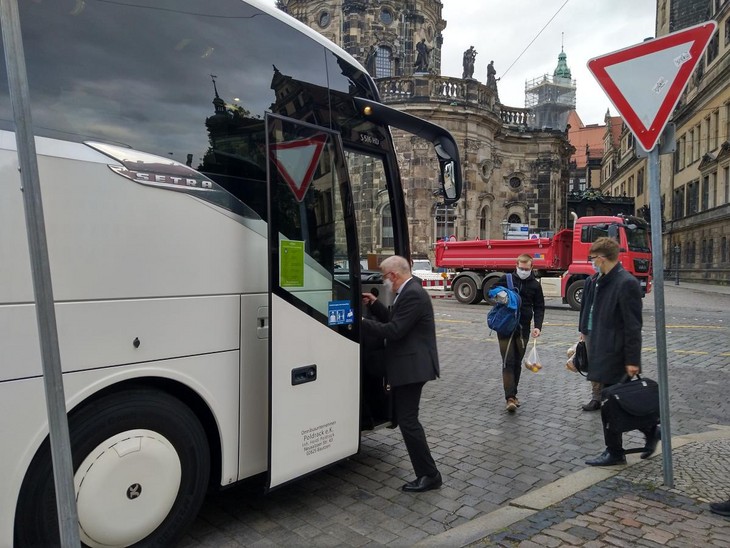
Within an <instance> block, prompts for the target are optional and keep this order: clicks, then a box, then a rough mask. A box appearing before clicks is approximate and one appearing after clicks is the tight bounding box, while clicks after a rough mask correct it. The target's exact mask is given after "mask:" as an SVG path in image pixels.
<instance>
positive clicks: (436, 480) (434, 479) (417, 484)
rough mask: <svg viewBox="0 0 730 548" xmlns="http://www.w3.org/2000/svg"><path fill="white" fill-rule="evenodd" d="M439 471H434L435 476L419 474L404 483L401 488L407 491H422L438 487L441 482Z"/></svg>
mask: <svg viewBox="0 0 730 548" xmlns="http://www.w3.org/2000/svg"><path fill="white" fill-rule="evenodd" d="M442 483H443V482H442V480H441V473H440V472H436V475H435V476H421V477H419V478H416V479H415V480H413V481H409V482H408V483H406V484H405V485H404V486H403V487H401V489H402V490H403V491H406V492H407V493H422V492H423V491H430V490H431V489H438V488H439V487H441V484H442Z"/></svg>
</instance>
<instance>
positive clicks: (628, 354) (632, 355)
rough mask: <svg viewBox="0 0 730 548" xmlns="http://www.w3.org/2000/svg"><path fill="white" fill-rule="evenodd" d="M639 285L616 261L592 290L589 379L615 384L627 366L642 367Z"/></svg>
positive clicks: (624, 372)
mask: <svg viewBox="0 0 730 548" xmlns="http://www.w3.org/2000/svg"><path fill="white" fill-rule="evenodd" d="M641 308H642V303H641V286H640V285H639V282H638V280H637V279H636V278H634V277H633V276H632V275H631V274H629V273H628V272H626V270H624V267H623V266H621V264H620V263H618V264H617V265H616V266H615V267H613V268H612V269H611V271H610V272H609V273H608V274H605V275H603V276H601V277H600V278H598V279H597V280H596V281H595V283H594V290H593V329H592V330H591V347H590V353H589V356H588V380H589V381H596V382H600V383H603V384H615V383H617V382H619V381H620V380H621V378H622V377H623V376H624V375H625V374H626V366H627V365H635V366H637V367H641V326H642V318H641Z"/></svg>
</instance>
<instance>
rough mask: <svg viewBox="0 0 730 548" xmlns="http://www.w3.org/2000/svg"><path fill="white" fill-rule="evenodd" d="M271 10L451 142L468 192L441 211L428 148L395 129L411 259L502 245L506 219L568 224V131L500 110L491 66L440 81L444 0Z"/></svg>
mask: <svg viewBox="0 0 730 548" xmlns="http://www.w3.org/2000/svg"><path fill="white" fill-rule="evenodd" d="M277 5H278V6H279V8H280V9H282V10H283V11H286V12H287V13H289V14H291V15H293V16H295V17H296V18H298V19H299V20H301V21H303V22H304V23H305V24H307V25H308V26H310V27H311V28H313V29H315V30H317V31H319V32H321V33H322V34H323V35H324V36H326V37H328V38H330V39H331V40H333V41H334V42H336V43H337V44H339V45H340V46H341V47H343V49H345V50H346V51H347V52H348V53H350V54H351V55H353V56H354V57H355V58H357V59H359V60H360V61H361V63H362V64H363V66H364V67H365V68H366V69H367V70H368V71H369V72H370V74H371V75H372V76H373V77H374V78H375V81H376V85H377V86H378V89H379V91H380V96H381V100H382V101H383V102H385V103H387V104H389V105H391V106H393V107H395V108H398V109H400V110H403V111H406V112H408V113H409V114H413V115H415V116H419V117H422V118H426V119H428V120H431V121H432V122H434V123H437V124H439V125H441V126H443V127H445V128H447V129H448V130H449V131H451V133H452V134H453V135H454V137H455V138H456V141H457V143H458V145H459V149H460V154H461V157H462V158H461V160H462V167H463V171H464V173H463V181H464V191H463V194H462V199H461V200H460V201H459V202H458V203H457V204H456V205H455V206H452V207H445V206H444V205H443V201H442V199H441V197H440V195H439V192H438V181H437V174H438V166H437V164H436V160H435V155H434V153H433V150H432V147H431V144H430V143H427V142H425V141H422V140H420V139H417V138H413V136H411V135H406V134H403V133H401V132H399V131H397V130H393V137H394V139H395V142H396V149H397V151H398V155H399V164H400V170H401V176H402V179H403V183H404V188H405V195H406V204H407V208H408V215H409V230H410V237H411V247H412V251H413V252H414V253H417V254H431V251H432V247H433V244H434V242H436V241H437V240H438V239H440V238H442V237H444V236H451V235H455V236H456V237H457V238H458V239H473V238H481V239H489V238H500V239H501V238H502V229H501V223H502V222H503V221H508V222H511V223H524V224H528V225H529V227H530V229H531V231H533V232H551V231H556V230H558V229H560V228H563V227H565V226H566V224H565V223H566V219H567V217H568V215H567V207H566V195H567V185H568V170H569V158H570V154H571V152H572V148H571V146H570V144H569V142H568V139H567V134H566V131H565V127H566V126H565V124H563V126H562V128H560V127H558V124H555V125H554V127H553V126H550V127H548V126H546V127H542V126H539V125H538V124H536V118H535V112H534V111H533V110H532V109H529V108H520V107H509V106H506V105H503V104H501V102H500V100H499V95H498V89H497V82H496V79H495V78H494V72H493V67H492V68H490V67H491V65H490V67H488V66H487V63H488V60H485V61H482V62H480V61H479V60H477V61H476V63H475V67H476V68H475V69H472V71H469V70H467V66H465V67H464V69H465V70H464V73H463V74H462V77H460V78H459V77H451V76H444V75H441V59H442V45H443V38H442V34H441V32H442V31H443V29H444V28H446V24H447V22H446V21H444V20H443V18H442V17H441V9H442V3H441V1H440V0H387V1H385V0H384V1H383V2H366V1H362V0H279V2H278V3H277ZM465 57H466V56H465ZM566 68H567V65H566ZM470 72H471V73H470ZM474 73H475V74H476V77H474ZM480 74H481V75H482V81H480V80H479V75H480ZM561 74H562V73H561ZM561 108H562V107H561ZM379 199H380V200H383V199H387V197H385V196H381V197H379ZM377 205H378V206H382V204H377ZM373 209H374V210H377V208H373ZM364 221H365V222H367V220H364ZM371 222H372V223H375V224H377V223H381V224H382V223H386V222H387V219H377V218H375V217H374V218H373V219H372V220H371ZM387 228H388V227H386V226H374V227H373V233H374V234H375V235H376V237H374V239H373V241H374V244H373V249H372V250H371V251H372V252H374V253H382V252H385V253H387V252H388V251H391V250H392V247H390V249H389V246H392V243H391V242H390V241H389V239H388V237H387V234H388V230H387ZM378 235H379V236H378Z"/></svg>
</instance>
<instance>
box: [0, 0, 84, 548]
mask: <svg viewBox="0 0 730 548" xmlns="http://www.w3.org/2000/svg"><path fill="white" fill-rule="evenodd" d="M0 24H1V25H2V35H3V46H4V48H5V65H6V67H7V71H8V85H9V88H10V99H11V102H12V105H13V117H14V122H15V140H16V144H17V148H18V161H19V163H20V177H21V184H22V192H23V203H24V206H25V219H26V229H27V233H28V247H29V250H30V261H31V269H32V276H33V291H34V293H35V301H36V303H35V304H36V318H37V321H38V335H39V337H40V346H41V361H42V365H43V382H44V386H45V391H46V409H47V413H48V431H49V436H50V440H51V458H52V462H53V479H54V482H55V487H56V508H57V509H58V525H59V532H60V535H61V538H60V540H61V545H62V546H63V547H64V548H71V547H77V546H80V545H81V543H80V539H79V523H78V522H79V520H78V514H77V511H76V496H75V490H74V482H73V464H72V460H71V443H70V438H69V431H68V420H67V418H66V398H65V396H64V391H63V377H62V371H61V357H60V353H59V349H58V332H57V330H56V313H55V309H54V300H53V288H52V286H51V268H50V264H49V262H48V246H47V242H46V228H45V223H44V220H43V203H42V201H41V190H40V178H39V175H38V159H37V157H36V150H35V139H34V137H33V125H32V122H31V116H30V93H29V89H28V75H27V73H26V68H25V56H24V52H23V42H22V37H21V33H20V17H19V13H18V3H17V0H0Z"/></svg>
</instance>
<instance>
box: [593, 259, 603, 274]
mask: <svg viewBox="0 0 730 548" xmlns="http://www.w3.org/2000/svg"><path fill="white" fill-rule="evenodd" d="M591 265H592V266H593V270H595V271H596V273H597V274H600V273H601V269H600V268H599V267H598V265H597V264H596V261H591Z"/></svg>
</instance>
